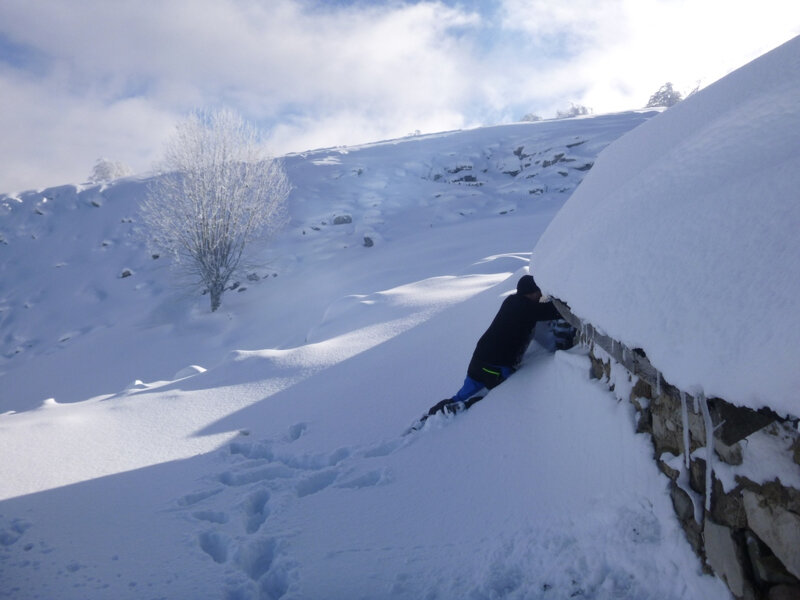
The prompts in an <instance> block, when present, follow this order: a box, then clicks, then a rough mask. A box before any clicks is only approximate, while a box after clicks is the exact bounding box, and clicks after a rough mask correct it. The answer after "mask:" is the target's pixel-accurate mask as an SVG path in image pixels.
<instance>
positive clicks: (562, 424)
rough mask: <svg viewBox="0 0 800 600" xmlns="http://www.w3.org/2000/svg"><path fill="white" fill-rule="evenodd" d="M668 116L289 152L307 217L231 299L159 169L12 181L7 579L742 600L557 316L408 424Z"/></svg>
mask: <svg viewBox="0 0 800 600" xmlns="http://www.w3.org/2000/svg"><path fill="white" fill-rule="evenodd" d="M652 116H653V113H646V114H645V113H625V114H619V115H609V116H601V117H594V118H587V119H576V120H568V121H558V122H543V123H535V124H520V125H509V126H503V127H493V128H484V129H479V130H474V131H464V132H451V133H447V134H442V135H439V136H425V137H417V138H407V139H403V140H396V141H394V142H385V143H380V144H374V145H371V146H367V147H362V148H334V149H329V150H322V151H316V152H309V153H307V154H304V155H296V156H289V157H286V167H287V170H288V172H289V175H290V178H291V179H292V182H293V184H294V186H295V189H294V191H293V193H292V196H291V199H290V202H291V213H292V214H291V217H292V220H291V223H290V226H289V227H288V228H287V230H286V231H284V232H283V234H282V235H281V236H280V237H279V238H278V239H277V240H275V243H274V244H273V245H272V246H271V247H269V248H267V249H264V250H263V251H262V253H261V258H262V259H263V263H262V266H259V267H257V268H253V269H251V270H249V271H248V272H247V273H246V274H245V276H244V277H242V279H241V280H240V282H239V286H238V287H237V288H236V290H232V291H229V292H228V293H226V295H225V296H224V297H223V305H222V308H221V309H220V310H219V311H218V312H216V313H213V314H212V313H210V312H209V309H208V301H207V298H204V297H201V296H199V295H198V294H196V293H194V292H188V291H175V290H174V288H173V286H172V279H173V275H172V273H171V272H170V270H169V269H168V267H167V264H166V263H165V259H164V258H157V259H155V258H153V257H152V256H151V254H150V253H149V252H148V251H147V249H146V248H145V247H144V245H143V244H142V242H141V241H140V239H139V238H138V237H137V236H136V235H135V229H136V226H137V213H136V204H137V202H138V199H139V198H141V196H142V193H143V186H144V185H145V183H146V179H137V178H130V179H126V180H120V181H116V182H112V183H110V184H108V185H106V186H64V187H61V188H55V189H50V190H45V191H43V192H27V193H22V194H17V195H14V196H4V197H0V209H1V210H2V213H0V235H2V242H1V243H0V244H1V245H0V259H1V260H0V343H2V351H1V352H0V355H1V356H0V473H2V477H0V597H7V598H15V599H28V598H59V599H64V600H68V599H72V598H75V599H78V598H80V599H87V598H89V599H105V598H115V599H125V598H131V599H133V598H135V599H137V600H138V599H142V598H170V599H172V598H186V599H189V598H191V599H198V598H227V599H240V600H249V599H256V598H261V599H268V598H284V599H287V600H288V599H290V598H294V599H301V598H303V599H317V598H331V599H332V598H349V599H351V598H370V599H376V598H414V599H417V598H441V599H450V598H473V599H480V598H486V599H490V598H544V599H547V598H559V599H560V598H569V597H588V598H620V597H622V598H637V599H642V598H653V599H655V598H658V599H664V598H675V599H677V598H696V599H704V600H705V599H709V598H727V597H728V592H727V590H726V588H725V586H724V585H723V584H722V583H721V582H720V581H719V580H717V579H715V578H713V577H710V576H707V575H703V574H702V573H701V569H700V563H699V561H698V560H697V558H696V557H695V556H694V554H693V553H692V552H691V550H690V548H689V545H688V543H687V542H686V541H685V538H684V535H683V532H682V531H681V530H680V528H679V526H678V524H677V521H676V520H675V518H674V515H673V513H672V506H671V503H670V500H669V497H668V495H667V493H666V488H667V480H666V478H665V477H664V476H663V475H661V474H660V473H659V472H658V470H657V468H656V467H655V465H654V464H653V463H652V461H651V459H650V450H649V446H648V445H649V442H648V440H647V438H646V437H645V436H642V435H636V434H634V433H633V424H632V416H631V414H630V412H629V409H628V408H627V407H626V406H625V405H623V404H619V403H617V401H616V399H615V398H614V396H613V395H611V394H610V393H608V392H607V391H606V388H605V387H604V385H602V384H600V383H599V382H595V381H591V380H590V379H589V375H588V372H589V366H588V359H587V357H586V356H584V355H583V353H582V352H581V351H580V350H573V351H570V352H558V353H555V354H553V353H551V352H550V351H549V350H548V349H547V345H548V339H547V336H546V335H544V334H546V331H540V332H539V342H535V343H534V344H532V347H531V349H530V351H529V353H528V355H527V358H526V364H525V366H524V367H523V368H522V369H521V370H520V371H519V372H518V373H517V374H516V375H515V376H514V377H513V378H512V379H510V380H509V381H508V382H506V383H505V384H503V385H502V386H500V387H499V388H497V389H495V390H494V391H493V392H492V393H491V394H489V395H488V397H487V398H486V399H485V400H484V401H483V402H481V403H479V404H478V405H476V406H475V407H473V408H472V409H470V411H468V412H467V413H465V414H463V415H459V416H458V417H457V418H454V419H445V418H434V419H430V420H429V421H428V423H429V424H428V425H426V427H425V428H424V429H423V430H422V431H420V432H418V433H416V434H414V435H411V436H405V437H404V436H402V435H401V433H402V432H403V430H404V429H405V428H406V426H407V425H409V424H410V423H411V421H412V420H413V419H415V418H416V417H418V416H419V415H420V414H421V413H422V412H423V411H424V410H426V409H427V408H428V407H429V406H430V405H431V404H433V403H434V402H436V401H438V400H440V399H441V398H443V397H447V396H450V395H452V394H453V393H454V392H455V391H456V389H457V388H458V387H459V386H460V383H461V381H462V379H463V376H464V371H465V369H466V365H467V362H468V360H469V357H470V355H471V353H472V349H473V346H474V343H475V341H476V340H477V338H478V336H479V335H480V334H481V333H482V331H483V330H484V329H485V327H486V326H487V325H488V323H489V322H490V321H491V319H492V317H493V316H494V313H495V311H496V309H497V307H498V306H499V304H500V302H501V301H502V298H503V297H504V296H505V295H506V294H508V293H509V292H511V291H512V290H513V289H514V286H515V284H516V281H517V279H518V278H519V277H520V276H521V275H522V274H524V273H526V272H527V270H528V264H529V259H530V252H529V250H530V248H531V241H532V240H536V239H538V237H539V236H540V235H541V233H542V232H543V231H544V230H545V228H546V227H547V226H548V224H549V223H550V221H551V220H552V218H553V216H554V215H555V214H556V212H557V211H558V210H559V208H560V207H561V206H562V205H563V203H564V201H565V199H566V198H567V197H568V196H569V195H570V193H571V192H572V191H573V190H574V189H575V188H576V186H577V185H578V183H579V182H580V181H581V179H582V178H583V177H584V176H585V175H586V173H587V172H589V169H590V168H591V165H592V164H593V163H594V161H595V159H596V157H597V155H598V153H599V152H600V151H601V150H602V149H603V148H605V147H606V146H607V145H608V144H609V143H611V142H612V141H613V140H615V139H616V138H618V137H619V136H621V135H622V134H624V133H625V132H627V131H629V130H631V129H633V128H634V127H636V126H638V125H639V124H641V123H642V122H644V121H646V120H647V119H649V118H650V117H652ZM124 275H126V276H124ZM654 557H658V558H657V559H656V558H654Z"/></svg>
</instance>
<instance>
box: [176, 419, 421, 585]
mask: <svg viewBox="0 0 800 600" xmlns="http://www.w3.org/2000/svg"><path fill="white" fill-rule="evenodd" d="M308 429H309V428H308V425H307V424H306V423H302V422H301V423H296V424H294V425H292V426H291V427H289V428H288V429H287V430H286V431H285V433H284V434H283V435H280V436H278V437H276V438H273V439H264V440H252V441H251V440H249V439H242V438H241V437H240V438H238V439H237V440H235V441H232V442H231V443H229V444H228V446H227V447H226V449H225V451H223V453H222V457H223V459H224V460H225V461H226V462H227V463H228V468H227V469H225V470H224V471H222V472H221V473H217V474H216V475H214V476H212V477H211V478H210V481H212V482H213V484H212V485H211V486H210V487H209V488H208V489H206V490H199V491H196V492H193V493H190V494H186V495H185V496H183V497H181V498H180V499H179V500H178V501H177V504H178V506H179V507H181V508H184V509H188V510H190V511H191V512H190V513H189V516H190V517H191V519H192V520H193V521H195V522H196V523H198V527H199V529H198V531H197V533H196V538H195V539H196V543H197V545H198V546H199V549H200V550H201V551H202V552H203V553H204V554H205V555H206V556H208V557H209V558H210V559H211V561H213V563H215V564H220V565H223V564H224V565H227V567H226V568H230V566H233V567H235V568H236V569H237V570H238V573H239V578H237V577H235V576H234V577H232V578H231V577H227V578H226V584H227V586H228V588H227V590H226V591H225V593H226V594H227V596H228V597H231V598H242V599H247V598H257V597H261V596H263V594H264V592H265V591H268V592H269V597H271V598H280V597H282V596H283V595H285V594H286V593H287V591H288V590H289V588H290V587H291V582H292V581H293V580H294V578H295V576H296V572H295V570H294V567H293V565H294V562H293V561H292V559H291V557H289V556H288V555H287V554H286V552H285V544H283V543H282V542H281V540H280V539H279V538H277V537H274V536H271V535H269V529H270V517H271V515H272V514H273V511H275V510H278V511H280V510H281V509H282V508H283V507H288V506H292V505H294V504H295V503H296V502H302V501H303V499H304V498H307V497H308V496H311V495H314V494H317V493H320V492H322V491H324V490H326V489H328V488H336V489H340V490H343V491H347V490H350V491H354V492H355V491H359V490H364V489H367V488H371V487H375V486H380V485H386V484H388V483H390V482H391V481H392V475H391V471H390V469H388V468H386V467H383V468H375V465H374V464H370V463H371V459H375V458H380V457H384V456H388V455H390V454H392V453H393V452H396V451H397V450H399V449H400V448H402V447H404V446H406V445H408V444H409V443H410V442H409V441H408V440H407V439H396V440H388V441H383V442H380V443H378V444H375V445H371V446H368V447H366V448H350V447H341V448H337V449H336V450H333V451H330V452H322V453H296V452H292V448H293V445H294V443H295V442H296V441H297V440H298V439H300V437H302V436H304V435H307V434H308Z"/></svg>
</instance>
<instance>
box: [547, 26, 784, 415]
mask: <svg viewBox="0 0 800 600" xmlns="http://www.w3.org/2000/svg"><path fill="white" fill-rule="evenodd" d="M798 97H800V37H798V38H795V39H793V40H791V41H789V42H787V43H786V44H784V45H783V46H781V47H779V48H777V49H775V50H773V51H772V52H770V53H768V54H766V55H764V56H762V57H761V58H759V59H757V60H755V61H753V62H752V63H750V64H748V65H745V66H744V67H742V68H740V69H739V70H737V71H735V72H734V73H731V74H730V75H728V76H727V77H725V78H724V79H722V80H720V81H718V82H716V83H715V84H713V85H711V86H709V87H708V88H706V89H704V90H702V91H701V92H700V93H698V94H696V95H694V96H692V97H690V98H688V99H687V100H686V101H684V102H681V103H680V104H678V105H676V106H675V107H673V108H672V109H670V110H668V111H666V112H664V113H663V114H661V115H659V116H658V117H657V118H654V119H652V120H650V121H648V122H647V123H645V124H644V125H643V126H641V127H639V128H637V129H635V130H634V131H632V132H630V133H629V134H628V135H626V136H624V137H623V138H621V139H620V140H618V141H617V142H616V143H615V144H614V145H613V146H612V147H610V148H609V149H608V151H607V152H605V153H604V154H603V155H602V157H601V159H600V160H599V161H598V163H597V167H596V169H594V170H593V171H592V172H591V174H590V175H589V176H588V177H587V179H586V181H585V182H584V184H583V185H582V186H581V187H580V189H579V190H578V191H577V192H576V193H575V194H574V195H573V196H572V197H571V198H570V200H569V202H567V204H566V206H565V207H564V209H563V210H562V211H561V212H560V213H559V214H558V216H557V217H556V218H555V219H554V220H553V222H552V224H551V225H550V227H549V228H548V230H547V231H546V232H545V234H544V235H543V236H542V237H541V238H540V239H539V240H538V243H536V248H535V250H534V253H533V264H534V267H535V270H536V273H537V277H538V278H539V282H540V285H542V286H543V288H544V289H546V290H547V291H549V292H550V293H552V294H553V295H555V296H558V297H561V298H564V299H566V300H567V301H568V302H569V304H570V306H571V307H572V309H573V310H574V312H575V313H576V314H577V315H579V316H580V317H582V318H583V319H585V320H587V321H589V322H591V323H592V324H594V325H595V326H597V327H598V328H601V329H603V330H605V332H606V333H607V334H608V335H610V336H611V337H613V338H615V339H617V340H619V341H621V342H623V343H625V344H626V345H627V346H628V347H630V348H642V349H644V351H645V352H646V353H647V356H648V357H649V358H650V361H651V362H652V363H653V364H654V365H655V366H656V367H657V368H658V369H660V370H661V371H662V373H663V375H664V378H665V379H666V380H667V381H669V382H670V383H672V384H673V385H675V386H677V387H679V388H681V389H683V390H685V391H687V392H693V393H695V394H697V393H698V392H703V393H704V394H705V395H706V396H708V397H711V396H718V397H721V398H725V399H726V400H728V401H729V402H732V403H735V404H739V405H744V406H750V407H752V408H756V409H757V408H760V407H762V406H768V407H771V408H772V409H774V410H776V411H779V412H782V413H784V414H789V415H794V416H797V415H800V397H798V395H797V391H798V389H800V369H798V365H800V346H798V344H797V341H796V340H797V339H798V338H800V319H798V309H800V305H799V304H798V300H797V299H798V298H800V235H798V232H800V202H798V201H797V200H798V196H797V190H798V189H799V188H800V105H798V102H797V99H798Z"/></svg>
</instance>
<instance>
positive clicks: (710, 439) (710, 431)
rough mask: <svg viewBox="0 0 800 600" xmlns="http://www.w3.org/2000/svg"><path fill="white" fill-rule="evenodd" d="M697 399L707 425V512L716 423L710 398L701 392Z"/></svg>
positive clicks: (712, 468)
mask: <svg viewBox="0 0 800 600" xmlns="http://www.w3.org/2000/svg"><path fill="white" fill-rule="evenodd" d="M698 396H699V397H696V398H695V401H698V402H700V408H702V410H703V422H704V423H705V426H706V512H709V511H710V510H711V485H712V481H713V475H714V464H713V460H714V424H713V423H712V422H711V413H709V412H708V400H706V397H705V395H704V394H703V393H702V392H700V394H698Z"/></svg>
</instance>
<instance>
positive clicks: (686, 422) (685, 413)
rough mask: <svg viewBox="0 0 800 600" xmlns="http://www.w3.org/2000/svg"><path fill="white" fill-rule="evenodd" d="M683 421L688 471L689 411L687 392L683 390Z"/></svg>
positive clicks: (684, 455) (684, 454)
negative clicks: (687, 407)
mask: <svg viewBox="0 0 800 600" xmlns="http://www.w3.org/2000/svg"><path fill="white" fill-rule="evenodd" d="M681 420H682V421H683V464H685V465H686V468H687V469H688V468H689V467H690V463H691V461H690V459H689V411H688V410H687V409H686V392H684V391H683V390H681Z"/></svg>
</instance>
